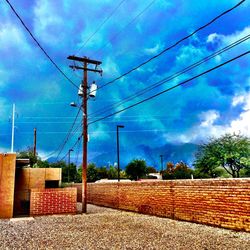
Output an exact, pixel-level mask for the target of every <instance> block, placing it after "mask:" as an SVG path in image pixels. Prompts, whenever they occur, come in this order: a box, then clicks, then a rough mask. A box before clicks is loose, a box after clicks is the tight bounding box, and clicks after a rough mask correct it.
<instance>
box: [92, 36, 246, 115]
mask: <svg viewBox="0 0 250 250" xmlns="http://www.w3.org/2000/svg"><path fill="white" fill-rule="evenodd" d="M249 38H250V34H249V35H247V36H245V37H242V38H241V39H239V40H237V41H235V42H233V43H231V44H229V45H228V46H226V47H224V48H222V49H220V50H218V51H216V52H215V53H213V54H211V55H209V56H206V57H205V58H203V59H201V60H199V61H197V62H195V63H193V64H191V65H189V66H188V67H186V68H184V69H183V70H180V71H178V72H176V73H174V74H172V75H170V76H168V77H166V78H164V79H162V80H160V81H158V82H156V83H154V84H152V85H150V86H148V87H146V88H144V89H142V90H140V91H137V92H136V93H134V94H133V95H131V96H128V97H127V98H125V99H123V100H121V101H119V102H117V103H114V104H112V105H110V106H106V107H104V108H103V109H101V110H98V111H95V112H93V113H92V114H90V116H91V115H94V114H98V115H101V114H103V113H106V112H107V111H109V110H111V109H113V108H117V107H119V106H121V105H122V104H124V103H126V102H128V101H131V100H133V99H135V98H136V97H138V96H141V95H143V94H145V93H147V92H149V91H151V90H153V89H155V88H156V87H158V86H160V85H162V84H164V83H166V82H169V81H170V80H173V79H175V78H177V77H178V76H180V75H182V74H184V73H186V72H188V71H190V70H192V69H194V68H196V67H198V66H199V65H201V64H203V63H205V62H207V61H209V60H210V59H212V58H214V57H216V56H218V55H220V54H222V53H224V52H225V51H228V50H230V49H232V48H233V47H235V46H237V45H239V44H241V43H243V42H245V41H247V40H248V39H249Z"/></svg>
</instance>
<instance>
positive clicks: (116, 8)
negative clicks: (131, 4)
mask: <svg viewBox="0 0 250 250" xmlns="http://www.w3.org/2000/svg"><path fill="white" fill-rule="evenodd" d="M124 2H125V0H122V1H121V2H120V3H119V4H118V5H117V6H116V7H115V8H114V9H113V11H112V12H111V13H110V14H109V15H108V16H107V17H106V18H105V19H104V20H103V22H102V23H100V24H99V25H98V27H97V28H96V30H95V31H94V32H93V33H92V34H91V35H90V36H89V37H88V38H87V39H86V41H85V42H84V43H83V45H82V46H81V47H80V48H79V49H78V51H77V52H76V55H77V54H78V53H79V52H80V51H81V50H82V49H83V48H84V47H85V46H86V44H87V43H88V42H89V41H90V40H91V39H92V38H93V37H94V36H95V35H96V34H97V32H98V31H99V30H100V29H101V28H102V26H103V25H104V24H105V23H106V22H107V21H108V20H109V19H110V18H111V17H112V16H113V15H114V14H115V12H116V11H117V10H118V9H119V8H120V6H121V5H122V4H123V3H124Z"/></svg>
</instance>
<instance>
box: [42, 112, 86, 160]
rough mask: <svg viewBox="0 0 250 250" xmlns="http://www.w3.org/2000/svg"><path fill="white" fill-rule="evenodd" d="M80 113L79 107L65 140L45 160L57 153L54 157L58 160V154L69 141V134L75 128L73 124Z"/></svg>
mask: <svg viewBox="0 0 250 250" xmlns="http://www.w3.org/2000/svg"><path fill="white" fill-rule="evenodd" d="M80 111H81V107H79V109H78V112H77V114H76V116H75V119H74V121H73V123H72V125H71V127H70V129H69V131H68V133H67V135H66V137H65V139H64V140H63V142H62V143H61V144H60V145H59V147H58V148H57V149H56V150H55V151H53V152H52V153H50V154H49V155H47V156H46V158H48V157H50V156H52V155H54V154H56V153H57V152H58V151H59V153H58V155H57V157H56V158H57V159H58V157H59V155H60V153H61V152H62V150H63V148H64V146H65V144H66V143H67V141H68V140H69V136H70V133H71V131H72V130H73V128H74V126H75V123H76V121H77V118H78V116H79V113H80Z"/></svg>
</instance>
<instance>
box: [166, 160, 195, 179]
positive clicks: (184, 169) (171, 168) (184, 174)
mask: <svg viewBox="0 0 250 250" xmlns="http://www.w3.org/2000/svg"><path fill="white" fill-rule="evenodd" d="M191 174H193V170H192V169H191V168H189V167H188V165H187V164H186V163H184V162H183V161H181V162H178V163H176V164H175V165H174V163H173V162H168V163H167V169H166V170H165V171H163V173H162V178H163V179H164V180H172V179H190V178H191Z"/></svg>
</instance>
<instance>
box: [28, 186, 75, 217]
mask: <svg viewBox="0 0 250 250" xmlns="http://www.w3.org/2000/svg"><path fill="white" fill-rule="evenodd" d="M76 196H77V190H76V188H50V189H31V193H30V215H31V216H36V215H46V214H74V213H76V212H77V208H76Z"/></svg>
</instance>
